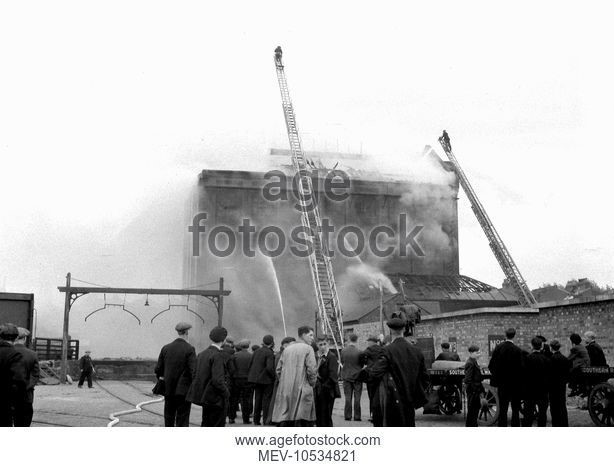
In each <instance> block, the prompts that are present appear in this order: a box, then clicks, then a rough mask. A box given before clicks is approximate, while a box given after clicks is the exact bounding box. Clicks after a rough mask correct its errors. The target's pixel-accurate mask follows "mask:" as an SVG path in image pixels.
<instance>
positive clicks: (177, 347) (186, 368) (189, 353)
mask: <svg viewBox="0 0 614 467" xmlns="http://www.w3.org/2000/svg"><path fill="white" fill-rule="evenodd" d="M191 327H192V325H191V324H189V323H185V322H181V323H177V326H175V331H177V334H178V336H177V339H175V340H174V341H173V342H171V343H170V344H166V345H165V346H164V347H162V350H161V351H160V356H159V357H158V364H157V365H156V369H155V373H156V376H157V377H158V379H160V380H163V381H164V426H182V427H186V426H189V424H190V409H191V404H190V402H188V401H187V400H186V394H187V393H188V389H189V387H190V384H192V378H193V375H194V368H195V362H196V350H195V349H194V347H193V346H192V345H191V344H189V343H188V341H187V339H188V330H189V329H190V328H191Z"/></svg>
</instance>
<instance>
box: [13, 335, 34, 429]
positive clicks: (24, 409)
mask: <svg viewBox="0 0 614 467" xmlns="http://www.w3.org/2000/svg"><path fill="white" fill-rule="evenodd" d="M17 329H18V331H19V335H18V337H17V340H16V341H15V350H17V351H18V352H19V353H20V354H21V355H22V356H23V363H24V366H25V369H26V381H27V383H28V384H27V386H26V397H25V398H24V400H23V401H22V402H21V404H18V406H15V414H14V415H15V426H30V425H31V424H32V416H33V414H34V410H33V408H32V404H33V403H34V386H36V383H38V379H39V377H40V367H39V365H38V355H36V352H34V351H32V350H30V349H28V348H27V347H26V339H27V338H28V336H29V335H30V331H28V330H27V329H26V328H21V327H20V328H17Z"/></svg>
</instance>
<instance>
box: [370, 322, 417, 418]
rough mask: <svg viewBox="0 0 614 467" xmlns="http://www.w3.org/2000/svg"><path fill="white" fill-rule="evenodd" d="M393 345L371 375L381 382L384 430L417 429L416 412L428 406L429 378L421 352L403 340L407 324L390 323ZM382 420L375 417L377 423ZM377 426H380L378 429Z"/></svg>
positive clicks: (376, 363)
mask: <svg viewBox="0 0 614 467" xmlns="http://www.w3.org/2000/svg"><path fill="white" fill-rule="evenodd" d="M386 324H387V326H388V327H389V328H390V336H391V340H392V342H391V343H390V344H389V345H387V346H386V347H384V350H383V352H382V356H381V357H380V358H379V360H378V361H377V362H375V365H374V366H373V368H372V369H371V370H370V371H369V374H370V376H371V377H372V378H374V379H379V380H381V383H380V389H379V397H380V399H382V403H381V404H380V405H379V406H378V410H382V412H383V413H382V417H381V418H382V422H383V425H384V426H416V421H415V411H416V409H417V408H420V407H422V406H423V405H424V403H425V402H426V395H425V393H424V390H425V388H426V385H427V382H428V374H427V372H426V365H425V363H424V355H423V354H422V352H421V351H420V349H419V348H418V347H416V346H414V345H411V344H410V343H409V342H407V340H406V339H404V338H403V330H404V328H405V321H404V320H402V319H401V318H392V319H390V320H388V321H387V323H386ZM376 418H377V419H380V417H379V416H376V414H374V416H373V419H374V421H375V420H376ZM376 426H377V425H376Z"/></svg>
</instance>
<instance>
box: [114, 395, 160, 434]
mask: <svg viewBox="0 0 614 467" xmlns="http://www.w3.org/2000/svg"><path fill="white" fill-rule="evenodd" d="M163 400H164V397H160V398H158V399H153V400H149V401H143V402H139V403H138V404H136V405H135V407H134V409H129V410H122V411H121V412H113V413H112V414H110V415H109V420H111V421H110V422H109V423H108V424H107V427H108V428H111V427H112V426H115V425H117V424H118V423H119V418H118V417H121V416H122V415H130V414H133V413H138V412H142V411H143V409H142V408H141V407H143V406H145V405H149V404H155V403H157V402H162V401H163Z"/></svg>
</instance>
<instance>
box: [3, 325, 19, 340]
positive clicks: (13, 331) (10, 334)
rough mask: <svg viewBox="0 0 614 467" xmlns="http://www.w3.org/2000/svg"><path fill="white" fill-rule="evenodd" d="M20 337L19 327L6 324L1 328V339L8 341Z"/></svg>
mask: <svg viewBox="0 0 614 467" xmlns="http://www.w3.org/2000/svg"><path fill="white" fill-rule="evenodd" d="M18 335H19V330H18V329H17V326H15V325H14V324H12V323H6V324H3V325H2V326H0V337H2V338H3V339H8V340H11V341H12V340H15V339H16V338H17V336H18Z"/></svg>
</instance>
